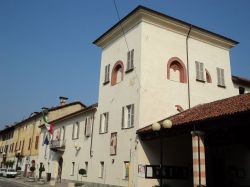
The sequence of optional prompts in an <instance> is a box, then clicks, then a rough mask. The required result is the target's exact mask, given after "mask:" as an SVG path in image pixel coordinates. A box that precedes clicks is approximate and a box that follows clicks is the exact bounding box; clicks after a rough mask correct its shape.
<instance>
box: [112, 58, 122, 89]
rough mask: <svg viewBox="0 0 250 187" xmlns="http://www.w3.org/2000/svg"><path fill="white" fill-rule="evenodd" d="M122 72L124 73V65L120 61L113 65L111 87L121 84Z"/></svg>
mask: <svg viewBox="0 0 250 187" xmlns="http://www.w3.org/2000/svg"><path fill="white" fill-rule="evenodd" d="M123 72H124V65H123V62H122V61H118V62H116V63H115V65H114V67H113V70H112V75H111V85H112V86H114V85H115V84H117V83H119V82H121V81H122V80H123Z"/></svg>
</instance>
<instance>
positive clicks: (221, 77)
mask: <svg viewBox="0 0 250 187" xmlns="http://www.w3.org/2000/svg"><path fill="white" fill-rule="evenodd" d="M216 72H217V86H218V87H221V88H226V84H225V70H224V69H223V68H219V67H217V68H216Z"/></svg>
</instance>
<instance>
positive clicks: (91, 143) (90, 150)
mask: <svg viewBox="0 0 250 187" xmlns="http://www.w3.org/2000/svg"><path fill="white" fill-rule="evenodd" d="M95 109H96V110H97V107H95ZM92 117H93V121H92V129H91V141H90V149H89V156H90V158H92V157H93V150H92V145H93V132H94V122H95V114H94V115H93V116H92Z"/></svg>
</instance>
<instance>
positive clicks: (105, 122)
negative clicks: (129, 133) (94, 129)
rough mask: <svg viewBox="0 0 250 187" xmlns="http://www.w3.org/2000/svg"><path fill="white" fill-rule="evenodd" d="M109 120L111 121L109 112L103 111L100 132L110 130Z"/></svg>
mask: <svg viewBox="0 0 250 187" xmlns="http://www.w3.org/2000/svg"><path fill="white" fill-rule="evenodd" d="M108 122H109V113H108V112H106V113H103V114H101V115H100V129H99V133H107V132H108Z"/></svg>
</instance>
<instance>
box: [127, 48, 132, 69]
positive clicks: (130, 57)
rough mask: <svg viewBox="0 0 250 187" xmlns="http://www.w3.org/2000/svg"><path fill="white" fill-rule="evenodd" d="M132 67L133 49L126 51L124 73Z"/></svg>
mask: <svg viewBox="0 0 250 187" xmlns="http://www.w3.org/2000/svg"><path fill="white" fill-rule="evenodd" d="M133 69H134V49H132V50H130V51H129V52H128V53H127V70H126V73H128V72H131V71H132V70H133Z"/></svg>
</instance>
